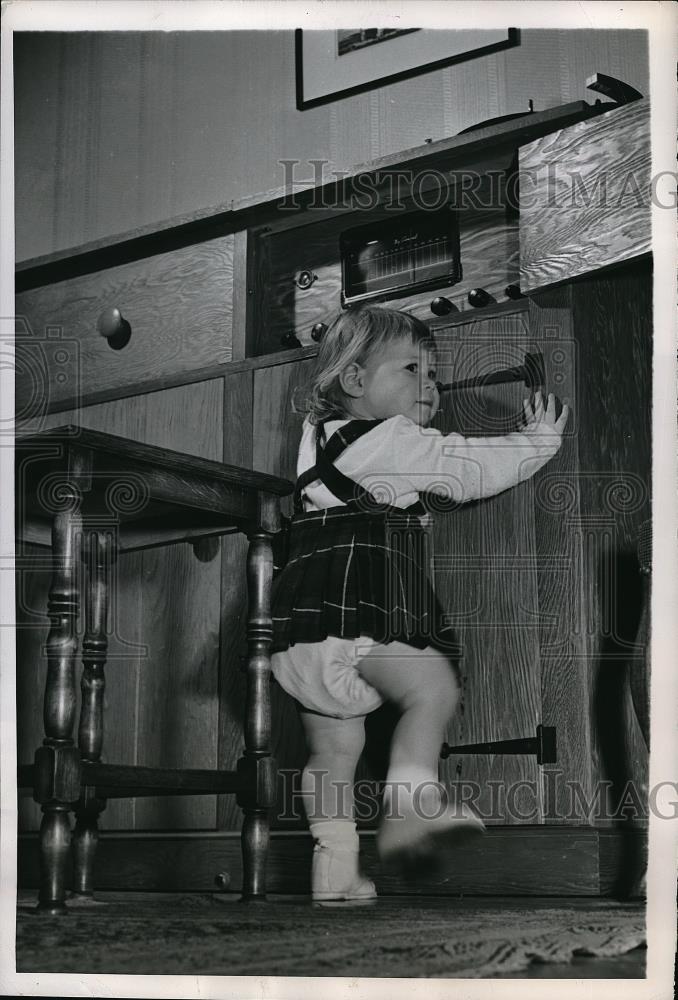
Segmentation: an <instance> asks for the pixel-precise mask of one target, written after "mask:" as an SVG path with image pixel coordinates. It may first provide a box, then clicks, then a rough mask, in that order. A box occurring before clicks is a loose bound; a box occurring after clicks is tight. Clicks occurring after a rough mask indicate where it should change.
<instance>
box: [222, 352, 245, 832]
mask: <svg viewBox="0 0 678 1000" xmlns="http://www.w3.org/2000/svg"><path fill="white" fill-rule="evenodd" d="M252 385H253V372H252V371H244V372H236V373H235V374H233V375H228V376H226V378H225V379H224V462H226V463H229V464H232V465H242V466H244V467H245V468H248V469H251V468H252V451H253V430H252V426H253V425H252ZM247 544H248V543H247V539H246V538H245V536H244V535H242V534H240V533H238V534H236V535H227V536H224V538H222V540H221V546H222V550H221V551H222V562H221V652H220V660H219V675H220V684H219V767H220V768H225V769H227V770H235V767H236V762H237V761H238V759H239V757H240V756H241V755H242V751H243V747H244V734H243V721H244V717H245V687H246V675H245V668H244V663H243V660H242V657H243V655H244V653H245V651H246V648H247V633H246V629H247V583H246V560H247ZM217 826H218V827H219V829H223V830H239V829H240V827H241V826H242V810H241V809H240V807H239V806H238V804H237V802H236V800H235V796H234V795H220V796H219V799H218V805H217Z"/></svg>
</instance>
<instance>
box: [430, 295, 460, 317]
mask: <svg viewBox="0 0 678 1000" xmlns="http://www.w3.org/2000/svg"><path fill="white" fill-rule="evenodd" d="M431 312H432V313H433V315H434V316H447V314H448V313H451V312H459V310H458V309H457V307H456V306H455V304H454V303H453V302H450V300H449V299H446V298H445V296H444V295H437V296H436V297H435V299H433V301H432V302H431Z"/></svg>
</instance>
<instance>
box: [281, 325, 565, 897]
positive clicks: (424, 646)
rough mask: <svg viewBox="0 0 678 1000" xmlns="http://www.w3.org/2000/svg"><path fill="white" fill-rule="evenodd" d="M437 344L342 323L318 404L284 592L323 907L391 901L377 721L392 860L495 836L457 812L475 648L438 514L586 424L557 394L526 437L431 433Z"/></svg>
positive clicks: (516, 474) (528, 421)
mask: <svg viewBox="0 0 678 1000" xmlns="http://www.w3.org/2000/svg"><path fill="white" fill-rule="evenodd" d="M439 402H440V400H439V395H438V389H437V384H436V353H435V343H434V341H433V339H432V337H431V334H430V332H429V330H428V328H427V327H426V326H425V325H424V323H422V322H421V321H419V320H417V319H416V318H415V317H413V316H411V315H409V314H407V313H404V312H400V311H397V310H393V309H386V308H380V307H363V308H360V309H357V310H350V311H346V312H342V313H341V314H340V315H339V316H338V317H337V318H335V319H334V320H333V322H332V323H331V324H330V326H329V327H328V329H327V331H326V332H325V334H324V336H323V340H322V343H321V346H320V351H319V354H318V359H317V364H316V369H315V373H314V376H313V380H312V386H311V390H310V394H309V397H308V399H307V404H306V410H307V415H306V419H305V420H304V424H303V431H302V439H301V445H300V448H299V458H298V464H297V472H298V476H299V478H298V480H297V484H296V491H295V515H294V517H293V519H292V522H291V526H290V547H289V558H288V561H287V563H286V565H285V566H284V568H283V569H282V572H281V573H280V574H279V575H278V577H277V578H276V580H275V583H274V597H273V631H274V641H273V647H272V651H273V656H272V670H273V674H274V676H275V678H276V679H277V681H278V682H279V684H280V685H281V686H282V687H283V688H284V689H285V690H286V691H287V692H288V693H289V694H290V695H291V696H292V697H293V698H295V699H296V701H297V703H298V706H299V710H300V714H301V719H302V722H303V728H304V733H305V736H306V740H307V743H308V750H309V759H308V763H307V765H306V767H305V769H304V771H303V774H302V784H301V793H302V799H303V802H304V808H305V811H306V814H307V817H308V820H309V827H310V832H311V835H312V837H313V839H314V842H315V846H314V854H313V866H312V875H311V888H312V896H313V899H314V900H362V899H370V898H373V897H374V896H375V895H376V892H375V888H374V884H373V883H372V882H371V881H370V880H369V879H367V878H365V877H364V876H363V875H362V874H361V872H360V868H359V862H358V834H357V831H356V826H355V821H354V814H353V799H352V789H353V782H354V777H355V769H356V764H357V762H358V758H359V757H360V754H361V751H362V749H363V745H364V740H365V729H364V726H365V716H366V715H367V714H368V713H370V712H372V711H374V710H375V709H376V708H378V707H379V706H380V705H381V704H383V703H384V701H389V702H391V703H394V704H395V705H396V706H397V708H398V710H399V712H400V717H399V721H398V723H397V726H396V728H395V731H394V734H393V739H392V744H391V753H390V761H389V767H388V773H387V775H386V785H385V793H384V800H383V811H382V818H381V822H380V826H379V829H378V831H377V850H378V853H379V856H380V859H381V861H382V862H384V863H386V864H396V865H398V866H402V867H411V866H412V864H413V862H414V863H415V865H416V864H418V863H423V862H425V861H430V860H431V859H434V858H435V857H436V856H437V855H438V854H439V852H440V850H441V849H442V848H444V847H448V846H449V845H450V844H451V843H456V842H457V841H459V840H461V839H463V838H465V837H468V836H470V835H473V834H478V833H481V832H483V830H484V827H483V824H482V822H481V820H480V819H479V817H477V816H476V815H475V814H474V813H473V811H472V810H471V809H470V808H469V806H468V804H467V803H464V802H454V801H445V796H444V793H443V789H442V788H441V786H440V785H439V783H438V758H439V754H440V747H441V745H442V743H443V741H444V736H445V727H446V724H447V722H448V721H449V719H450V717H451V715H452V713H453V712H454V709H455V706H456V703H457V700H458V680H457V675H456V669H457V663H458V660H459V655H460V651H459V649H458V648H457V644H456V640H455V636H454V632H453V630H452V629H451V628H450V627H449V626H446V625H445V621H444V615H443V612H442V609H441V607H440V604H439V602H438V601H437V599H436V597H435V594H434V591H433V589H432V585H431V583H430V580H429V576H428V568H429V563H430V557H429V555H428V554H427V539H428V530H429V526H430V516H429V514H428V513H427V508H426V507H425V506H424V503H423V502H422V498H424V499H425V498H426V496H429V497H430V498H431V499H432V501H433V502H432V503H431V506H432V507H433V508H434V509H435V506H436V504H438V506H440V498H441V497H445V498H447V501H448V503H449V501H452V502H453V503H454V504H458V503H461V502H464V501H468V500H477V499H479V498H481V497H489V496H493V495H494V494H496V493H500V492H501V491H502V490H505V489H508V488H509V487H511V486H514V485H516V484H517V483H519V482H521V481H523V480H525V479H528V478H529V477H530V476H532V475H533V474H534V473H535V472H536V471H537V470H538V469H539V468H541V467H542V466H543V465H544V464H545V463H546V462H547V461H548V460H549V459H550V458H551V457H552V456H553V455H554V454H555V453H556V452H557V450H558V448H559V447H560V443H561V434H562V431H563V428H564V426H565V424H566V422H567V418H568V408H567V406H563V409H562V412H561V414H560V416H559V417H558V418H557V419H556V403H555V399H554V397H553V396H549V398H548V403H547V405H546V407H545V406H544V403H543V401H542V397H541V394H540V393H537V394H536V397H535V402H534V405H532V404H531V403H530V401H529V400H525V403H524V409H525V422H524V426H522V427H521V428H520V430H517V431H516V432H515V433H511V434H507V435H504V436H497V437H485V438H464V437H462V436H461V435H459V434H446V435H444V434H442V433H440V431H437V430H434V429H432V428H430V427H429V424H430V422H431V419H432V418H433V416H434V415H435V413H436V410H437V409H438V406H439Z"/></svg>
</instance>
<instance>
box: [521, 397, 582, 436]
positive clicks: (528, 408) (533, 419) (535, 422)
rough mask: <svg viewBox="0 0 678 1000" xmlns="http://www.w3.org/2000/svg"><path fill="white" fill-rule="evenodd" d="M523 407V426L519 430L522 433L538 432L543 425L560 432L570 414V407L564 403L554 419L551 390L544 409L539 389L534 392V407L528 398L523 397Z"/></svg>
mask: <svg viewBox="0 0 678 1000" xmlns="http://www.w3.org/2000/svg"><path fill="white" fill-rule="evenodd" d="M523 409H524V410H525V426H524V427H522V428H521V430H522V432H523V433H524V434H538V433H539V432H540V431H541V430H542V429H543V428H544V426H545V425H546V426H547V427H552V428H553V430H554V431H556V432H557V433H558V434H562V433H563V431H564V429H565V424H566V423H567V418H568V417H569V415H570V408H569V406H568V405H567V403H565V404H564V405H563V408H562V410H561V413H560V416H559V417H558V419H557V420H556V397H555V396H554V395H553V393H552V392H550V393H549V395H548V402H547V404H546V409H544V399H543V396H542V394H541V391H540V392H536V393H535V394H534V407H533V405H532V403H531V402H530V400H529V399H524V400H523Z"/></svg>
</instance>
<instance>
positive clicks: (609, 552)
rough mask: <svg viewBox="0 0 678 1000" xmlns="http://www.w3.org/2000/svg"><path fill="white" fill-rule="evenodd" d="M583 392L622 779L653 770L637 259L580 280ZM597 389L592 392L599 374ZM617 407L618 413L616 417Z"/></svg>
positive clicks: (602, 649) (596, 631)
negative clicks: (646, 694)
mask: <svg viewBox="0 0 678 1000" xmlns="http://www.w3.org/2000/svg"><path fill="white" fill-rule="evenodd" d="M573 308H574V322H575V330H576V334H577V340H578V344H579V352H580V363H579V371H578V380H577V381H578V392H579V409H580V421H581V425H582V426H585V427H586V428H587V433H586V434H585V435H581V436H580V442H579V455H580V466H581V495H582V510H583V513H584V514H585V515H586V518H587V519H586V520H585V522H584V523H583V525H582V529H583V530H582V534H583V536H584V538H583V541H584V543H585V544H584V545H583V560H584V566H583V570H584V578H585V580H586V591H585V609H586V631H585V635H586V641H587V656H588V658H589V678H590V686H591V699H592V701H591V704H592V709H591V711H592V718H593V723H594V741H593V742H594V768H595V772H594V773H595V775H596V777H598V778H608V779H610V780H612V781H614V783H615V787H616V791H617V793H618V792H619V791H621V789H622V788H623V785H624V783H625V782H626V780H628V779H629V778H630V779H632V780H634V781H635V782H636V783H637V784H638V785H639V786H640V787H642V785H643V783H644V782H645V781H646V778H647V750H646V747H645V745H644V740H643V739H642V735H641V732H640V729H639V726H638V723H637V720H636V719H635V714H634V713H633V711H632V709H631V705H630V699H629V691H628V685H627V683H626V678H627V675H628V670H629V668H630V666H631V664H632V663H633V662H634V661H637V660H638V659H642V657H643V653H644V651H643V649H642V648H639V647H638V646H637V645H636V631H637V628H638V623H639V619H640V614H641V607H642V583H641V579H640V577H639V573H638V560H637V543H638V529H639V527H640V525H641V524H642V523H643V521H645V520H646V519H647V518H648V517H649V516H650V490H651V474H652V470H651V455H652V446H651V387H652V372H651V365H652V276H651V268H650V265H649V263H640V262H638V263H636V264H634V265H629V266H627V267H626V268H624V269H621V270H620V271H619V272H618V273H616V274H614V275H609V276H608V277H592V278H590V279H588V280H586V281H583V282H580V283H578V284H577V285H576V286H574V287H573ZM592 372H594V373H596V374H597V376H598V378H597V380H596V383H595V384H596V385H597V386H598V388H597V391H591V388H590V387H591V385H592V379H591V373H592ZM610 414H615V415H617V416H616V419H610Z"/></svg>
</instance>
